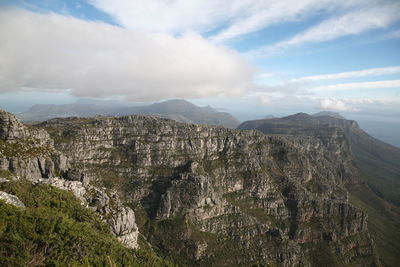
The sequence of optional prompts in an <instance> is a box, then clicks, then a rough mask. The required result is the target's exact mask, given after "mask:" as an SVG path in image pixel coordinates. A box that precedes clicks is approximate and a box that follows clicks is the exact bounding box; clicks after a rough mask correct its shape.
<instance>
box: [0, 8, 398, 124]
mask: <svg viewBox="0 0 400 267" xmlns="http://www.w3.org/2000/svg"><path fill="white" fill-rule="evenodd" d="M0 36H1V39H0V108H3V109H6V110H9V111H12V112H21V111H26V110H27V109H28V108H29V107H30V106H32V105H33V104H66V103H72V102H75V101H76V100H77V99H81V98H95V99H117V100H121V101H127V102H132V103H138V102H140V103H143V102H155V101H157V102H159V101H162V100H166V99H172V98H181V99H187V100H190V101H192V102H193V103H195V104H198V105H211V106H213V107H216V108H218V109H220V110H224V111H228V112H231V113H232V114H234V115H236V116H237V117H238V118H239V119H241V120H245V119H251V118H253V119H256V118H261V117H264V116H266V115H269V114H274V115H278V116H279V115H288V114H292V113H295V112H300V111H302V112H308V113H313V112H318V111H321V110H331V111H337V112H341V113H342V114H345V115H346V116H347V117H351V118H362V117H365V116H369V117H373V118H375V119H376V120H377V121H379V120H387V121H393V122H397V123H399V124H400V1H398V0H282V1H276V0H230V1H228V0H163V1H162V0H147V1H139V0H68V1H67V0H65V1H62V0H36V1H28V0H25V1H24V0H0Z"/></svg>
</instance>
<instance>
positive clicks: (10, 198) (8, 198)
mask: <svg viewBox="0 0 400 267" xmlns="http://www.w3.org/2000/svg"><path fill="white" fill-rule="evenodd" d="M0 200H3V201H4V202H6V203H8V204H11V205H14V206H16V207H19V208H25V204H24V203H23V202H22V201H21V200H19V198H18V197H17V196H14V195H11V194H8V193H6V192H3V191H0Z"/></svg>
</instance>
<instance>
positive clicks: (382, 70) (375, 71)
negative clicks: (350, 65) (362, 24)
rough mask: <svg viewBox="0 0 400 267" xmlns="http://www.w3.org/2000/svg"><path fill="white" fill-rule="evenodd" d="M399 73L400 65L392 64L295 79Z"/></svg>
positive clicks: (312, 79) (334, 78)
mask: <svg viewBox="0 0 400 267" xmlns="http://www.w3.org/2000/svg"><path fill="white" fill-rule="evenodd" d="M399 73H400V66H394V67H385V68H374V69H366V70H358V71H349V72H341V73H334V74H324V75H314V76H306V77H302V78H300V79H296V81H322V80H338V79H346V78H360V77H371V76H380V75H392V74H399Z"/></svg>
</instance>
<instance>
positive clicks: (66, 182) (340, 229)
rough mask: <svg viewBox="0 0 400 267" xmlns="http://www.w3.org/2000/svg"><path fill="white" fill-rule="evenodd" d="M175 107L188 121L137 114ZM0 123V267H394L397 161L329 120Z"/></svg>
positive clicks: (6, 119) (399, 239) (398, 226)
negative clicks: (235, 123)
mask: <svg viewBox="0 0 400 267" xmlns="http://www.w3.org/2000/svg"><path fill="white" fill-rule="evenodd" d="M179 105H181V106H180V108H179V109H178V111H182V110H187V112H186V113H185V114H186V116H187V117H192V118H195V117H196V116H197V115H198V114H193V112H191V111H190V108H193V106H191V105H188V104H187V103H186V102H182V101H178V102H167V103H158V104H155V105H154V106H149V107H148V110H151V111H152V112H161V111H162V112H165V111H167V112H169V114H176V111H177V109H176V108H175V107H176V106H179ZM128 108H129V107H128ZM201 109H202V110H203V112H206V113H207V114H209V113H210V112H212V111H210V109H209V108H207V107H206V108H201ZM142 110H144V111H143V112H146V108H143V109H142ZM207 110H208V111H207ZM146 114H147V113H146ZM186 116H185V117H186ZM200 119H201V118H199V120H200ZM0 122H1V124H0V126H1V127H0V169H1V171H0V176H1V177H2V179H1V180H0V199H3V200H4V201H5V202H2V201H0V213H1V216H0V218H7V219H6V220H5V219H1V222H2V224H3V225H5V226H4V227H5V228H4V229H8V230H7V231H0V235H2V238H1V239H0V242H1V246H0V247H1V249H2V251H1V255H5V256H4V257H2V256H0V263H2V264H3V265H10V264H13V265H15V263H19V264H21V265H26V264H27V263H29V262H32V261H33V262H35V263H36V264H37V265H40V264H42V265H51V264H56V265H57V264H58V265H71V264H75V265H85V264H86V265H87V264H89V265H96V264H97V265H111V266H113V265H114V266H115V265H127V266H172V265H178V266H381V265H382V266H396V264H397V263H398V262H399V256H398V255H400V223H399V222H400V208H399V203H398V199H399V198H398V196H399V192H400V191H399V187H398V186H399V183H398V182H399V180H400V178H399V174H400V171H399V169H398V167H399V164H398V163H399V162H400V161H399V159H400V158H399V155H400V153H399V151H400V150H399V149H397V148H396V147H393V146H390V145H387V144H385V143H383V142H381V141H379V140H377V139H375V138H373V137H371V136H369V135H368V134H366V133H365V132H364V131H363V130H362V129H360V128H359V127H358V124H357V123H356V122H355V121H350V120H346V119H344V118H343V117H341V116H340V115H338V114H334V113H326V112H324V113H319V114H315V115H308V114H305V113H298V114H295V115H292V116H288V117H284V118H270V119H263V120H256V121H247V122H244V123H242V124H241V125H239V126H238V129H236V130H234V129H228V128H224V127H220V126H218V127H217V126H211V125H204V124H206V123H204V120H203V122H200V124H193V123H182V122H177V121H175V120H171V119H165V118H160V117H154V116H141V115H129V116H122V117H113V116H96V117H68V118H54V119H51V120H48V121H44V122H41V123H38V124H35V125H24V124H23V123H21V121H19V120H18V119H17V118H16V117H15V116H14V115H12V114H10V113H7V112H4V111H1V112H0ZM201 123H204V124H203V125H202V124H201ZM53 188H54V189H53ZM60 189H61V191H57V190H60ZM63 190H64V191H69V193H70V195H64V193H62V192H64V191H63ZM67 203H71V205H67ZM79 203H81V204H80V205H78V204H79ZM77 205H78V206H81V207H87V208H88V210H86V209H82V208H79V209H78V208H77ZM46 214H53V215H52V216H47V215H46ZM53 217H54V218H61V219H54V220H53V219H52V218H53ZM17 218H20V219H17ZM18 220H19V221H18ZM43 222H46V223H44V224H43ZM16 224H17V227H15V225H16ZM18 224H21V226H18ZM43 225H49V227H44V228H43ZM81 227H86V228H85V229H86V232H85V234H84V235H82V234H81V236H79V235H78V234H77V232H76V231H75V230H74V229H78V228H81ZM28 229H30V230H28ZM107 229H108V230H107ZM26 232H31V233H32V234H30V235H26V234H23V233H26ZM41 233H42V234H41ZM47 237H48V238H47ZM50 237H51V238H50ZM43 238H44V239H43ZM95 239H98V240H99V242H100V243H98V244H97V243H96V242H95V244H93V249H91V250H88V249H87V248H88V245H87V244H89V243H90V242H93V240H95ZM43 240H51V242H50V241H49V242H47V241H45V242H44V241H43ZM25 243H26V244H29V246H23V247H22V250H21V251H23V253H19V254H18V253H16V250H14V249H12V248H13V247H16V246H21V245H20V244H25ZM121 245H122V246H121ZM31 248H34V249H31ZM73 248H81V249H79V251H82V253H77V250H74V249H73ZM121 255H122V256H121ZM123 255H125V256H123ZM129 255H130V256H129ZM132 255H133V257H132ZM152 263H153V264H152Z"/></svg>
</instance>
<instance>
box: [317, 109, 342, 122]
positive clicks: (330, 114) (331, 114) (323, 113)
mask: <svg viewBox="0 0 400 267" xmlns="http://www.w3.org/2000/svg"><path fill="white" fill-rule="evenodd" d="M313 116H314V117H325V116H328V117H333V118H336V119H343V120H345V119H346V118H345V117H343V116H342V115H340V114H339V113H337V112H332V111H320V112H318V113H315V114H313Z"/></svg>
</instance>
